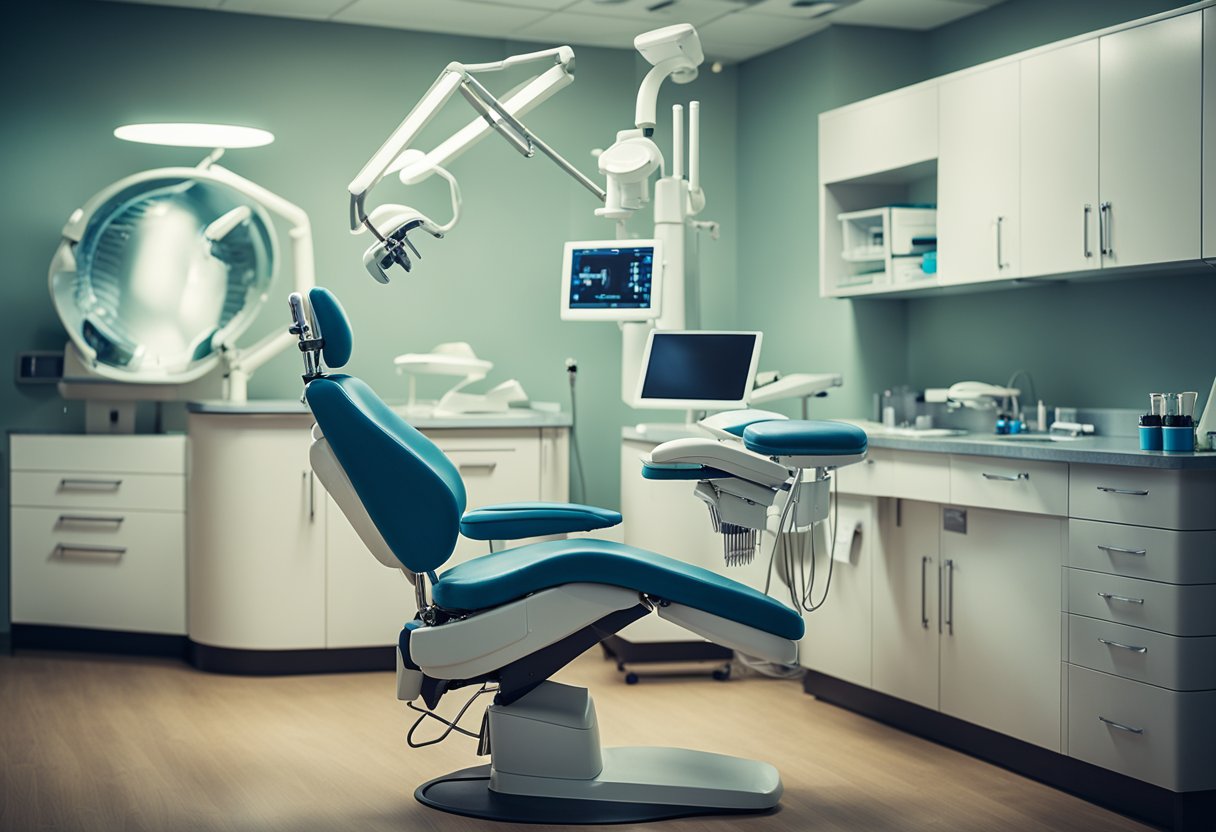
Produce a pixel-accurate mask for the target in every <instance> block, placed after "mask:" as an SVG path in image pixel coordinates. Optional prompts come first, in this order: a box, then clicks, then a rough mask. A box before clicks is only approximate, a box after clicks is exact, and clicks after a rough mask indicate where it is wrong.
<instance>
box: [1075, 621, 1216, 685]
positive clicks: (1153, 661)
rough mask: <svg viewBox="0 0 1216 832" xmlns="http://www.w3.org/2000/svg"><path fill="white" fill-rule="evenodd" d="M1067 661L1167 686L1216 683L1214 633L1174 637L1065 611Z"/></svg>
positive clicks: (1126, 677) (1138, 680)
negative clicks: (1067, 613)
mask: <svg viewBox="0 0 1216 832" xmlns="http://www.w3.org/2000/svg"><path fill="white" fill-rule="evenodd" d="M1068 661H1070V662H1072V663H1073V664H1079V665H1081V666H1083V667H1088V668H1091V669H1093V670H1101V671H1102V672H1103V673H1110V674H1112V675H1115V676H1122V677H1124V678H1125V679H1134V680H1136V681H1137V682H1147V683H1148V684H1150V685H1156V686H1158V687H1162V688H1169V689H1170V690H1211V689H1213V688H1216V636H1200V637H1196V638H1180V637H1178V636H1169V635H1165V634H1164V633H1155V632H1153V631H1152V630H1144V629H1141V628H1139V627H1129V626H1127V625H1126V624H1116V623H1114V622H1112V621H1098V620H1097V619H1094V618H1085V617H1084V616H1080V615H1070V616H1068Z"/></svg>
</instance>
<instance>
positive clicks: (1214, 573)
mask: <svg viewBox="0 0 1216 832" xmlns="http://www.w3.org/2000/svg"><path fill="white" fill-rule="evenodd" d="M1068 565H1069V566H1072V567H1075V568H1077V569H1089V570H1091V571H1094V572H1111V573H1114V574H1116V575H1126V576H1128V577H1130V578H1146V579H1148V580H1150V581H1165V582H1166V583H1170V584H1216V531H1202V532H1180V531H1174V530H1172V529H1154V528H1149V527H1147V526H1128V525H1124V524H1122V523H1103V522H1099V521H1097V520H1069V521H1068Z"/></svg>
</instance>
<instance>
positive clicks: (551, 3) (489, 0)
mask: <svg viewBox="0 0 1216 832" xmlns="http://www.w3.org/2000/svg"><path fill="white" fill-rule="evenodd" d="M348 2H349V0H348ZM472 2H474V3H484V4H485V5H487V6H515V7H517V8H523V9H547V10H549V11H551V12H556V11H560V10H561V9H564V8H566V7H567V6H571V5H573V4H575V3H577V2H578V0H472Z"/></svg>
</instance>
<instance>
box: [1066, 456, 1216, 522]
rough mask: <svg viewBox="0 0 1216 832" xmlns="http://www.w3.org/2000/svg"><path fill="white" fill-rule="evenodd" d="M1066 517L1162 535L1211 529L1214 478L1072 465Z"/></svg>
mask: <svg viewBox="0 0 1216 832" xmlns="http://www.w3.org/2000/svg"><path fill="white" fill-rule="evenodd" d="M1069 505H1070V507H1071V512H1070V513H1071V516H1073V517H1079V518H1082V519H1086V520H1110V521H1112V522H1114V523H1131V524H1133V525H1137V526H1155V527H1157V528H1161V529H1216V472H1212V471H1172V470H1169V471H1167V470H1158V469H1153V468H1130V467H1121V466H1113V465H1073V466H1072V472H1071V478H1070V483H1069Z"/></svg>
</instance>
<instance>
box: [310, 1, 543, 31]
mask: <svg viewBox="0 0 1216 832" xmlns="http://www.w3.org/2000/svg"><path fill="white" fill-rule="evenodd" d="M546 14H547V13H546V12H545V11H543V10H540V9H525V8H520V7H518V6H500V5H489V4H486V3H474V2H470V0H439V1H438V2H437V0H355V2H354V3H352V4H351V5H349V6H347V7H346V8H345V9H343V10H342V11H340V12H338V13H337V14H336V15H334V16H333V17H332V18H330V19H331V20H335V21H338V22H339V23H362V24H364V25H368V26H388V27H391V28H395V29H415V30H417V31H421V32H445V33H448V34H453V35H480V36H482V37H505V36H507V35H508V34H510V33H511V32H514V31H515V30H516V29H519V28H522V27H524V26H528V25H529V24H532V23H535V22H536V21H538V20H542V19H544V18H545V16H546Z"/></svg>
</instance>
